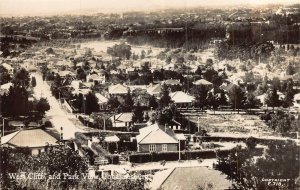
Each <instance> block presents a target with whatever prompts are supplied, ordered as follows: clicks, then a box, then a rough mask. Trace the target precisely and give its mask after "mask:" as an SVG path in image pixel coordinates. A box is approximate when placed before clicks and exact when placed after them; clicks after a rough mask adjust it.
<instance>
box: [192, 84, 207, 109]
mask: <svg viewBox="0 0 300 190" xmlns="http://www.w3.org/2000/svg"><path fill="white" fill-rule="evenodd" d="M207 93H208V89H207V88H206V87H205V86H200V87H199V88H197V89H196V93H195V98H196V102H195V104H196V106H197V107H199V108H201V109H202V110H203V109H204V107H205V106H206V105H207Z"/></svg>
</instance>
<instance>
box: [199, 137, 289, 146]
mask: <svg viewBox="0 0 300 190" xmlns="http://www.w3.org/2000/svg"><path fill="white" fill-rule="evenodd" d="M201 138H202V140H203V141H204V142H210V141H214V142H216V141H222V142H233V141H235V142H246V140H247V139H248V138H249V137H212V136H202V137H201ZM251 138H254V139H255V140H256V142H257V143H258V144H269V143H273V142H275V143H276V142H283V141H284V140H281V139H261V138H255V137H251Z"/></svg>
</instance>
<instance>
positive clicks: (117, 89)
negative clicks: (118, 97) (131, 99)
mask: <svg viewBox="0 0 300 190" xmlns="http://www.w3.org/2000/svg"><path fill="white" fill-rule="evenodd" d="M127 91H128V90H127V87H126V86H124V85H122V84H116V85H113V86H110V87H109V88H108V93H110V94H127Z"/></svg>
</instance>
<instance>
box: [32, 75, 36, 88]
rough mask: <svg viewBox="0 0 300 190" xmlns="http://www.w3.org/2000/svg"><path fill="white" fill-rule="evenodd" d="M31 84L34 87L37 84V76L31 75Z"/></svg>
mask: <svg viewBox="0 0 300 190" xmlns="http://www.w3.org/2000/svg"><path fill="white" fill-rule="evenodd" d="M31 86H32V87H35V86H36V79H35V77H31Z"/></svg>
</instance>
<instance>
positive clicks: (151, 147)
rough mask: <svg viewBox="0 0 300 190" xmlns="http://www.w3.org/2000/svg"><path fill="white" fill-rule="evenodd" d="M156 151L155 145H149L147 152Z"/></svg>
mask: <svg viewBox="0 0 300 190" xmlns="http://www.w3.org/2000/svg"><path fill="white" fill-rule="evenodd" d="M155 151H156V145H155V144H150V145H149V152H155Z"/></svg>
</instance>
